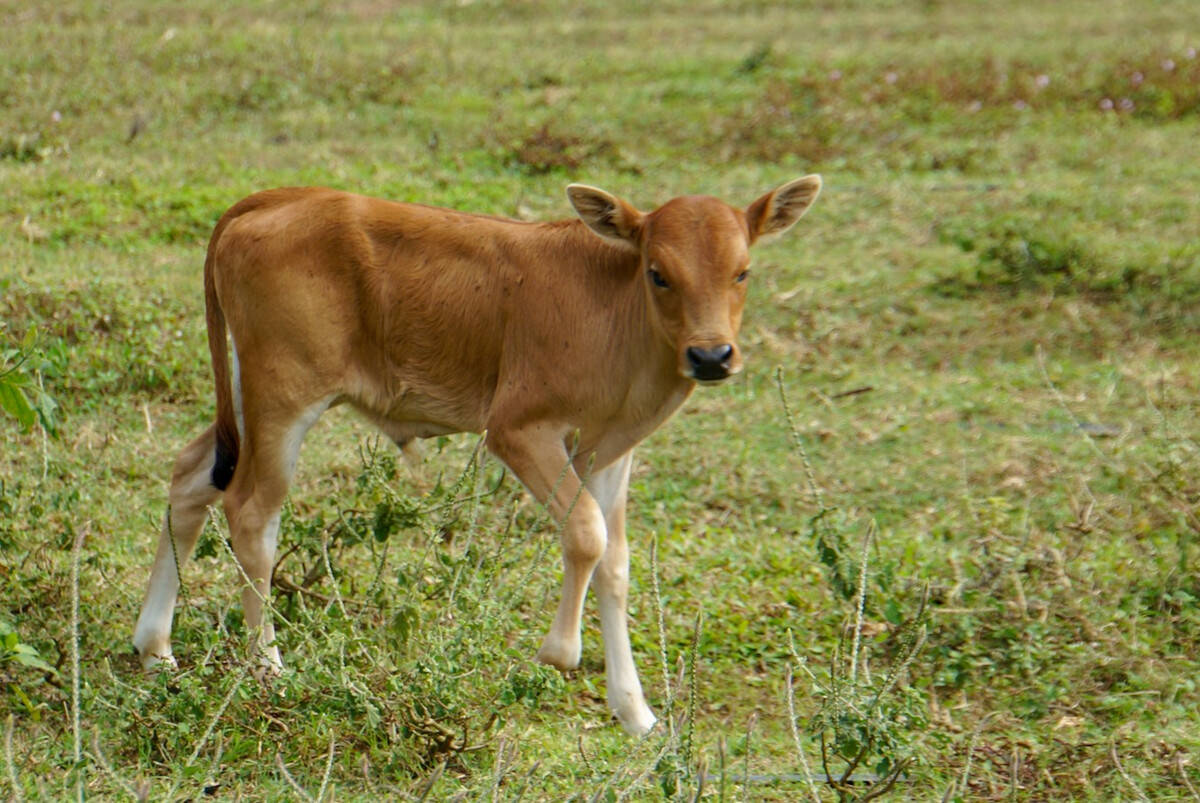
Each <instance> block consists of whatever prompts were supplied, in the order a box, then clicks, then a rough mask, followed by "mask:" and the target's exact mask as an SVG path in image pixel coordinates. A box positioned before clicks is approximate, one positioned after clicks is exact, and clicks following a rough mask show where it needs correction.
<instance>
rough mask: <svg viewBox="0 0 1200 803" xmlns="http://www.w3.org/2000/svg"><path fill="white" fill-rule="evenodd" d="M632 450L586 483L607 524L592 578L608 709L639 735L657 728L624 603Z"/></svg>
mask: <svg viewBox="0 0 1200 803" xmlns="http://www.w3.org/2000/svg"><path fill="white" fill-rule="evenodd" d="M632 464H633V453H632V452H629V453H627V454H626V455H625V456H624V457H622V458H621V459H620V460H618V461H617V462H616V463H614V464H612V465H611V466H609V467H608V468H606V469H604V470H603V471H599V472H596V473H595V474H594V475H593V476H592V477H591V478H589V479H588V481H587V487H588V490H589V491H590V492H591V493H592V496H593V497H595V499H596V501H597V503H599V505H600V509H601V510H603V511H604V518H605V521H606V524H607V526H608V543H607V546H606V548H605V551H604V557H603V558H601V560H600V565H599V566H597V567H596V574H595V577H594V578H593V582H594V584H595V589H596V601H597V605H598V607H599V608H600V632H601V633H602V634H603V636H604V670H605V676H606V680H607V682H608V707H609V708H610V709H611V710H612V712H613V713H614V714H616V716H617V719H618V720H619V721H620V722H621V725H622V726H623V727H624V728H625V730H626V731H628V732H629V733H631V734H633V735H635V736H640V735H642V734H644V733H646V732H648V731H649V730H650V729H651V728H652V727H654V722H655V717H654V713H653V712H652V711H651V710H650V707H649V706H648V705H646V698H645V696H644V694H643V693H642V683H641V681H640V680H639V679H638V673H637V666H636V665H635V664H634V662H633V649H632V647H631V646H630V644H629V627H628V616H627V614H626V602H627V600H628V596H629V546H628V543H627V541H626V539H625V500H626V496H627V495H628V489H629V470H630V467H631V466H632Z"/></svg>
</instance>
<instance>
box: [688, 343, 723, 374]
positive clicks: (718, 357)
mask: <svg viewBox="0 0 1200 803" xmlns="http://www.w3.org/2000/svg"><path fill="white" fill-rule="evenodd" d="M732 354H733V346H731V345H729V344H728V343H722V344H721V345H719V346H713V347H712V348H697V347H696V346H689V347H688V350H687V359H688V364H689V365H690V366H691V367H692V376H693V377H695V378H696V379H700V380H703V381H711V380H716V379H724V378H725V377H727V376H729V366H728V365H727V362H728V360H729V358H730V356H732Z"/></svg>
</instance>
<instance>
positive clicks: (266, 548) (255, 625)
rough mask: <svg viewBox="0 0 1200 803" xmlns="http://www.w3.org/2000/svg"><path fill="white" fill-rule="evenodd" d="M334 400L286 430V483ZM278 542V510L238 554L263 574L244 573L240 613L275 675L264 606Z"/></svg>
mask: <svg viewBox="0 0 1200 803" xmlns="http://www.w3.org/2000/svg"><path fill="white" fill-rule="evenodd" d="M334 398H335V397H334V396H329V397H327V398H325V399H322V400H321V401H319V402H317V403H316V404H314V405H312V406H311V407H309V408H308V409H307V410H305V411H304V412H303V413H301V414H300V415H299V416H298V417H297V418H296V420H295V421H294V422H292V425H291V427H289V429H288V432H287V436H286V437H285V438H284V441H283V448H282V454H281V455H280V458H281V459H282V461H283V464H282V466H281V467H280V468H281V469H282V471H283V480H284V483H285V484H288V483H291V481H292V476H293V474H294V473H295V471H296V461H297V460H298V459H299V457H300V447H301V446H302V445H303V443H304V436H305V435H307V434H308V431H309V430H310V429H312V426H313V424H315V423H316V422H317V419H318V418H320V417H321V414H322V413H324V412H325V411H326V410H328V409H329V405H330V404H332V403H333V400H334ZM278 542H279V510H278V508H277V509H276V510H275V511H274V512H273V513H272V514H271V516H270V518H269V519H267V521H266V523H265V524H264V525H263V528H262V531H261V533H260V534H259V538H258V539H257V540H255V539H253V538H250V540H249V541H248V542H244V543H245V546H243V547H242V549H245V550H248V551H249V554H247V555H245V557H243V556H242V554H241V553H240V552H239V555H238V559H239V561H241V562H242V564H243V567H246V566H247V565H249V566H257V567H260V568H259V569H258V570H256V573H257V574H259V575H263V576H254V575H253V574H250V573H249V571H248V572H247V573H248V576H249V579H250V580H251V582H252V583H253V585H248V586H246V587H245V589H244V590H243V592H242V610H243V612H244V613H245V618H246V628H247V630H249V631H250V632H251V633H255V632H257V641H256V643H255V644H254V646H253V649H254V651H255V652H257V653H258V655H259V657H260V659H261V661H262V671H263V672H265V673H267V674H278V673H279V672H280V671H282V669H283V661H282V659H281V658H280V655H279V647H278V645H277V644H276V643H275V625H274V623H273V622H272V621H271V615H270V611H269V610H268V609H267V608H266V605H265V604H264V603H265V601H266V600H267V599H268V598H269V597H270V594H271V578H270V577H269V576H267V575H269V574H270V570H271V567H272V566H273V565H274V563H275V550H276V548H277V546H278Z"/></svg>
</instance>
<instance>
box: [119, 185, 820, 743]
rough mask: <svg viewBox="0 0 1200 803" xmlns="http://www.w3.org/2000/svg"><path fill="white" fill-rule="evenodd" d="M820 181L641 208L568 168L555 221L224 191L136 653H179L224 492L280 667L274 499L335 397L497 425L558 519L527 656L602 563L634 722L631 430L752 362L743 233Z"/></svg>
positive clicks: (611, 631) (573, 637)
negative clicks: (199, 425) (192, 579)
mask: <svg viewBox="0 0 1200 803" xmlns="http://www.w3.org/2000/svg"><path fill="white" fill-rule="evenodd" d="M820 188H821V180H820V178H819V177H818V176H806V177H804V178H801V179H797V180H796V181H792V182H790V183H788V184H784V185H783V186H782V187H780V188H778V189H776V190H774V191H772V192H769V193H767V194H766V195H763V196H762V197H761V198H759V199H758V200H757V201H755V202H754V203H752V204H751V205H750V206H749V207H748V208H747V209H745V210H744V211H743V210H741V209H735V208H733V207H730V206H727V205H726V204H724V203H722V202H720V201H718V200H716V199H715V198H708V197H683V198H676V199H674V200H672V201H670V202H668V203H666V204H664V205H663V206H661V207H659V208H658V209H656V210H655V211H653V212H650V213H648V214H644V213H642V212H639V211H638V210H636V209H634V208H633V207H632V206H630V205H629V204H628V203H626V202H625V201H622V200H620V199H619V198H615V197H613V196H612V195H609V194H608V193H606V192H604V191H602V190H598V189H595V188H593V187H587V186H583V185H580V184H572V185H571V186H570V187H568V188H567V195H568V197H569V198H570V201H571V203H572V205H574V207H575V210H576V212H577V213H578V214H579V217H580V218H581V219H582V220H575V219H572V220H569V221H562V222H557V223H520V222H516V221H511V220H504V219H500V218H494V217H484V216H479V215H469V214H464V213H462V212H454V211H450V210H446V209H436V208H432V207H428V206H417V205H414V204H403V203H393V202H390V201H383V200H378V199H375V198H367V197H363V196H360V195H351V194H348V193H344V192H337V191H334V190H329V189H312V188H308V189H279V190H270V191H267V192H261V193H258V194H256V195H252V196H250V197H249V198H246V199H245V200H243V201H241V202H240V203H238V204H236V205H235V206H234V207H233V208H232V209H230V210H229V211H228V212H226V213H225V215H224V216H223V217H222V218H221V219H220V221H219V222H218V223H217V226H216V230H215V231H214V232H213V236H212V240H211V241H210V242H209V246H208V257H207V259H206V261H205V263H204V289H205V302H206V306H207V311H208V340H209V348H210V350H211V352H212V362H213V371H214V373H215V375H216V392H217V420H216V423H215V424H213V426H211V427H209V429H207V430H206V431H205V432H204V433H203V434H202V435H201V436H200V437H199V438H197V439H196V440H194V441H192V443H191V444H189V445H188V446H187V448H185V449H184V450H183V452H182V453H181V454H180V456H179V458H178V460H177V461H176V464H175V471H174V476H173V478H172V482H171V490H170V508H169V510H168V519H167V520H165V521H164V523H163V530H162V535H161V536H160V538H159V543H158V552H157V556H156V558H155V563H154V569H153V571H152V573H151V576H150V583H149V588H148V590H147V593H146V601H145V604H144V605H143V607H142V612H141V616H140V617H139V618H138V622H137V627H136V630H135V633H134V639H133V640H134V644H135V645H136V646H137V648H138V650H139V652H140V654H141V656H142V662H143V665H144V666H145V667H146V668H148V669H149V668H151V667H153V666H155V665H157V664H160V663H163V662H166V663H172V662H173V660H174V659H173V657H172V655H171V645H170V634H171V621H172V617H173V609H174V605H175V598H176V594H177V591H178V587H179V578H178V575H177V565H179V564H181V563H183V561H185V560H186V559H187V557H188V556H189V555H190V554H191V552H192V549H193V547H194V546H195V543H196V539H197V537H198V535H199V533H200V531H201V529H202V528H203V525H204V520H205V517H206V515H207V509H208V506H209V505H211V504H214V503H215V502H216V501H217V499H218V498H220V497H221V496H222V495H224V501H225V514H226V516H227V518H228V520H229V528H230V532H231V535H232V541H233V550H234V553H235V554H236V555H237V558H238V561H239V562H240V564H241V567H242V569H243V570H244V571H245V576H246V578H247V579H248V580H249V581H250V583H248V584H247V585H246V587H245V588H244V589H243V591H242V605H243V607H244V609H245V621H246V626H247V628H248V629H249V630H250V631H251V632H252V633H256V634H257V635H256V644H255V647H254V649H255V652H256V653H257V654H258V655H259V656H260V657H261V659H262V660H263V662H264V666H265V668H267V669H269V670H278V669H279V667H280V659H279V650H278V648H277V647H276V645H275V635H274V629H273V627H272V624H271V618H270V615H269V612H267V615H264V603H265V600H266V598H267V596H268V595H269V594H270V581H271V569H272V564H273V561H274V556H275V546H276V538H277V535H278V528H279V511H280V507H281V506H282V504H283V502H284V496H285V495H286V493H287V489H288V483H289V481H290V480H291V477H292V473H293V470H294V468H295V464H296V458H297V455H298V453H299V450H300V443H301V441H302V440H303V439H304V435H305V433H306V432H307V431H308V429H309V428H310V427H311V426H312V425H313V423H314V422H315V421H316V420H317V418H318V417H320V415H321V414H322V413H323V412H325V410H327V409H329V407H331V406H333V405H336V404H340V403H343V402H346V403H349V404H351V405H353V406H354V407H355V408H356V409H358V410H359V411H360V412H362V413H363V414H364V415H365V416H366V417H367V418H369V419H370V420H371V421H373V422H374V423H375V424H377V425H378V426H379V427H380V428H381V429H382V430H383V431H384V432H385V433H386V434H387V435H389V436H390V437H392V438H393V439H394V440H395V441H396V442H397V443H399V444H402V445H403V444H405V443H407V442H408V441H410V440H412V439H413V438H428V437H431V436H434V435H442V434H447V433H452V432H464V431H468V432H482V431H484V430H486V431H487V446H488V448H489V449H490V450H491V451H492V453H493V454H495V455H496V457H498V458H499V459H500V460H502V461H503V462H504V464H505V465H507V466H508V467H509V468H510V469H511V470H512V471H513V473H514V474H516V475H517V476H518V477H519V478H520V479H521V481H522V482H523V483H524V484H525V486H526V487H527V488H528V489H529V491H530V492H531V493H532V494H533V495H534V496H535V497H536V498H537V499H538V500H539V501H541V502H543V503H545V504H546V505H547V506H548V508H549V510H550V511H551V513H552V514H553V515H554V516H555V517H556V518H558V519H559V521H560V522H563V523H564V527H563V534H562V546H563V588H562V597H561V599H560V601H559V605H558V611H557V614H556V615H555V617H554V623H553V625H552V626H551V628H550V632H549V634H548V635H547V636H546V638H545V640H544V641H543V642H542V646H541V649H540V650H539V652H538V655H537V657H538V659H539V660H541V661H543V662H546V663H549V664H552V665H554V666H557V667H560V668H563V669H568V668H572V667H575V666H577V665H578V663H579V657H580V655H579V654H580V614H581V610H582V606H583V599H584V595H585V593H586V591H587V587H588V584H589V582H590V581H591V580H593V579H594V580H595V587H596V596H597V599H598V604H599V608H600V620H601V630H602V633H603V637H604V645H605V666H606V672H607V678H608V703H609V706H610V707H611V708H612V710H613V712H614V713H615V714H616V715H617V717H618V718H619V719H620V721H621V723H622V725H624V727H625V728H626V729H627V730H629V731H630V732H632V733H644V732H645V731H647V730H649V729H650V727H651V726H652V725H653V724H654V715H653V713H651V711H650V709H649V707H648V706H647V705H646V702H645V699H644V698H643V695H642V688H641V683H640V682H639V680H638V676H637V670H636V668H635V667H634V663H633V655H632V653H631V651H630V646H629V636H628V633H627V630H626V613H625V600H626V594H627V590H628V583H629V581H628V573H629V557H628V549H627V546H626V540H625V499H626V492H627V489H628V484H629V467H630V462H631V455H632V449H633V447H634V446H636V445H637V443H638V442H639V441H641V440H642V439H643V438H644V437H646V435H648V434H649V433H651V432H653V431H654V429H655V428H657V427H658V426H659V425H660V424H662V423H663V421H665V420H666V419H667V418H668V417H669V416H670V415H671V414H672V413H673V412H674V411H675V410H676V409H677V408H678V407H679V406H680V404H682V403H683V401H684V399H686V398H687V396H688V394H689V393H691V391H692V389H693V387H695V385H696V383H697V382H701V383H715V382H720V381H721V380H724V379H725V378H727V377H728V376H730V375H732V374H734V373H737V372H738V371H739V370H741V367H742V355H741V352H740V351H739V349H738V346H737V342H736V337H737V333H738V328H739V326H740V323H741V317H742V305H743V304H744V303H745V299H746V278H747V274H748V267H749V264H750V257H749V253H748V248H749V246H750V245H751V244H753V243H754V242H755V241H756V240H758V239H759V238H760V237H763V236H766V235H770V234H778V233H781V232H783V231H785V230H786V229H788V228H790V227H791V226H792V224H793V223H795V222H796V220H797V219H798V218H799V217H800V216H801V215H802V214H804V212H805V211H806V210H807V209H808V207H809V206H810V205H811V204H812V202H813V200H814V199H815V198H816V197H817V193H818V192H819V191H820ZM226 332H228V335H229V337H230V338H231V339H232V353H233V363H232V370H231V366H230V363H229V358H228V344H227V340H226ZM568 464H569V465H568ZM564 472H565V473H564ZM581 486H582V490H581Z"/></svg>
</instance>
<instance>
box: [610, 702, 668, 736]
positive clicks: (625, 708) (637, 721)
mask: <svg viewBox="0 0 1200 803" xmlns="http://www.w3.org/2000/svg"><path fill="white" fill-rule="evenodd" d="M609 708H610V709H611V710H612V712H613V714H614V715H615V716H616V718H617V721H618V722H620V723H621V727H622V728H624V729H625V732H626V733H628V734H629V735H630V736H645V735H646V734H647V733H649V732H650V731H651V729H652V728H653V727H654V723H656V722H658V719H657V718H656V717H655V716H654V712H653V711H651V710H650V706H648V705H646V703H645V702H643V701H642V700H626V701H625V702H624V703H623V704H622V705H613V704H612V701H611V700H610V701H609Z"/></svg>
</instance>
